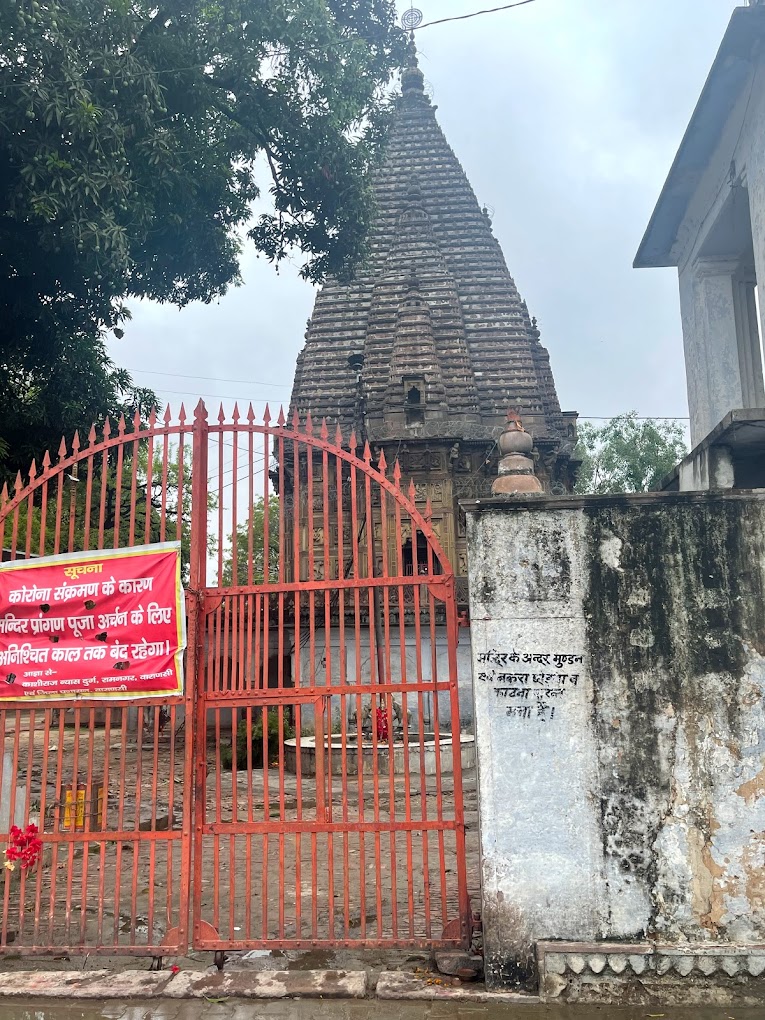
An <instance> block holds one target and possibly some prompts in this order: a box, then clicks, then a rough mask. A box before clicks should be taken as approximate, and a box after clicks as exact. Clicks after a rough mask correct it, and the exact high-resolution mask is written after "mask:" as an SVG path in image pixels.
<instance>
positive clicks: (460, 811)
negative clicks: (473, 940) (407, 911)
mask: <svg viewBox="0 0 765 1020" xmlns="http://www.w3.org/2000/svg"><path fill="white" fill-rule="evenodd" d="M445 588H446V590H445V593H444V605H445V609H446V644H447V649H448V656H449V698H450V700H449V707H450V716H451V720H452V726H451V731H452V778H453V781H454V820H455V823H456V843H457V895H458V902H459V917H460V937H461V939H462V943H463V945H464V946H465V947H466V948H467V946H468V945H469V944H470V936H471V932H470V922H471V911H470V896H469V895H468V887H467V860H466V847H465V807H464V801H463V795H462V734H461V731H460V725H459V718H460V697H459V684H458V681H457V642H458V630H457V627H458V624H457V596H456V592H455V584H454V575H452V576H451V577H449V578H448V580H447V581H446V582H445ZM436 715H438V706H437V705H436ZM455 720H456V726H455ZM443 878H444V876H443V875H442V876H441V880H442V882H443Z"/></svg>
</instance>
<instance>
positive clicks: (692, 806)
mask: <svg viewBox="0 0 765 1020" xmlns="http://www.w3.org/2000/svg"><path fill="white" fill-rule="evenodd" d="M467 511H468V543H469V546H468V548H469V577H470V588H471V619H472V637H473V655H474V691H475V706H476V718H475V725H476V741H477V751H478V760H479V780H480V811H481V838H482V850H483V860H482V866H483V879H484V915H485V916H484V925H485V937H486V951H487V971H488V974H489V977H490V980H493V982H494V983H495V984H503V983H504V984H507V983H525V984H533V983H534V980H535V975H534V965H533V953H532V947H533V944H534V943H535V942H536V941H537V940H539V939H567V940H572V939H573V940H582V941H598V940H626V941H632V942H634V941H635V940H639V939H641V938H645V937H648V938H655V939H658V940H660V941H663V942H675V941H681V940H686V939H687V940H690V941H695V942H702V941H707V942H718V943H719V942H728V941H730V942H733V943H739V944H747V943H762V942H765V710H764V707H763V705H764V702H763V697H764V694H765V500H764V499H763V498H761V497H759V496H757V495H747V496H740V495H707V494H705V495H702V496H700V495H691V494H688V495H686V494H682V495H674V494H672V495H670V494H666V495H661V496H653V495H651V496H645V497H643V496H640V497H624V498H614V497H600V498H588V499H579V500H576V499H570V498H565V499H543V500H538V501H535V502H531V501H526V502H525V503H524V502H518V501H516V500H512V501H509V502H505V503H496V502H492V503H485V504H472V505H471V506H470V507H468V508H467ZM516 656H517V658H516ZM553 709H554V712H553Z"/></svg>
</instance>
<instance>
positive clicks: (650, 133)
mask: <svg viewBox="0 0 765 1020" xmlns="http://www.w3.org/2000/svg"><path fill="white" fill-rule="evenodd" d="M398 2H399V9H400V10H403V9H405V8H406V7H408V6H409V4H408V0H398ZM502 2H503V0H495V2H486V0H418V3H419V6H420V7H421V8H422V9H423V11H424V14H425V20H426V21H427V20H431V19H435V18H441V17H447V16H450V15H459V14H467V13H469V12H471V11H475V10H478V9H481V8H483V7H492V6H495V4H499V3H502ZM504 2H507V0H504ZM734 6H735V0H535V2H533V3H529V4H527V5H526V6H523V7H519V8H516V9H515V10H508V11H504V12H501V13H496V14H489V15H485V16H482V17H476V18H473V19H471V20H467V21H458V22H452V23H448V24H443V25H435V26H433V27H430V28H424V29H423V30H422V31H421V32H419V33H418V39H417V42H418V47H419V50H420V64H421V67H422V69H423V71H424V73H425V76H426V78H427V80H428V82H429V84H430V86H431V88H432V92H433V97H434V101H435V102H436V103H437V104H438V107H439V109H438V118H439V120H440V123H441V126H442V127H443V129H444V131H445V132H446V136H447V138H448V140H449V142H450V143H451V145H452V148H453V149H454V150H455V152H456V153H457V155H458V157H459V158H460V159H461V161H462V164H463V166H464V168H465V170H466V171H467V174H468V177H469V178H470V181H471V183H472V185H473V188H474V190H475V192H476V194H477V196H478V199H479V201H480V202H481V203H482V204H486V205H487V206H488V207H489V208H490V209H491V210H492V212H493V219H494V230H495V233H496V236H497V237H498V238H499V240H500V243H501V244H502V246H503V249H504V252H505V257H506V260H507V263H508V266H509V268H510V272H511V273H512V274H513V276H514V278H515V281H516V283H517V285H518V287H519V289H520V291H521V293H522V294H523V296H524V297H525V298H526V300H527V302H528V305H529V309H530V311H531V313H532V314H533V315H536V316H537V318H538V320H539V324H540V328H541V330H542V340H543V343H544V344H545V345H546V346H547V347H548V349H549V351H550V356H551V360H552V366H553V372H554V373H555V379H556V382H557V387H558V393H559V395H560V399H561V403H562V405H563V407H564V408H565V409H571V410H578V411H579V412H580V414H581V415H582V416H583V417H588V416H589V417H597V416H610V415H614V414H618V413H619V412H621V411H626V410H630V409H635V410H637V411H638V412H639V413H640V414H643V415H655V416H661V415H667V416H678V417H682V416H685V415H687V413H688V412H687V402H686V393H685V378H684V369H683V359H682V342H681V332H680V321H679V305H678V298H677V283H676V275H675V272H674V271H673V270H669V269H664V270H662V269H643V270H634V269H632V268H631V266H632V260H633V258H634V255H635V252H636V251H637V247H638V244H639V242H640V239H641V237H642V235H643V231H644V229H645V227H646V225H647V223H648V219H649V216H650V214H651V212H652V210H653V207H654V205H655V202H656V199H657V198H658V195H659V191H660V188H661V186H662V184H663V182H664V179H665V177H666V174H667V171H668V169H669V166H670V164H671V161H672V159H673V158H674V155H675V152H676V150H677V147H678V145H679V142H680V139H681V137H682V134H683V132H684V130H685V127H686V125H687V123H688V119H689V117H690V114H691V112H692V110H693V107H694V105H695V103H696V100H697V98H698V96H699V93H700V91H701V88H702V85H703V83H704V80H705V78H706V75H707V73H708V71H709V68H710V65H711V63H712V60H713V58H714V55H715V52H716V51H717V48H718V46H719V44H720V40H721V38H722V35H723V32H724V30H725V26H726V25H727V23H728V20H729V18H730V15H731V12H732V10H733V8H734ZM242 275H243V278H244V284H243V286H241V287H239V288H236V289H233V290H232V291H231V292H230V293H229V294H227V295H226V297H225V298H223V299H222V300H221V301H219V302H218V303H216V304H213V305H210V306H192V307H190V308H187V309H185V310H183V311H182V312H179V311H177V310H176V309H173V308H171V307H167V306H159V305H155V304H152V303H149V302H145V303H142V304H134V305H133V315H134V317H133V321H132V323H130V324H128V328H127V330H126V335H125V338H124V339H123V340H121V341H115V342H114V343H113V345H112V354H113V357H114V359H115V361H116V362H117V363H118V364H121V365H124V366H125V367H127V368H129V369H130V370H131V371H132V372H133V374H134V377H135V379H136V380H137V381H138V382H140V383H141V384H143V385H147V386H151V387H152V388H153V389H154V390H155V391H156V392H157V393H158V394H159V396H160V397H161V399H162V400H163V401H165V402H169V403H170V404H171V406H172V407H173V408H175V407H176V406H177V405H178V403H179V402H180V401H181V400H185V401H186V404H187V407H188V406H189V404H191V405H192V406H193V404H194V403H195V402H196V398H197V397H198V396H200V395H202V396H204V397H205V399H206V400H207V402H208V405H210V404H217V402H218V400H223V401H224V404H225V405H226V406H229V407H230V405H231V404H232V403H233V400H234V399H235V398H236V399H239V400H240V401H245V402H246V401H247V400H252V401H253V404H255V405H256V406H258V407H261V408H262V406H263V404H264V402H265V401H266V400H269V401H271V403H272V405H278V404H279V402H280V401H283V402H285V403H286V402H287V401H288V400H289V393H290V387H291V381H292V375H293V371H294V362H295V357H296V355H297V352H298V350H299V349H300V347H301V346H302V343H303V334H304V330H305V323H306V319H307V318H308V317H309V315H310V313H311V307H312V304H313V297H314V293H313V290H312V288H311V287H310V285H309V284H307V283H304V282H303V281H301V280H300V279H299V277H298V274H297V270H296V268H295V267H294V266H290V265H284V266H283V267H282V268H281V269H280V271H279V273H278V274H277V273H276V272H275V271H274V269H273V268H272V267H271V266H270V265H269V264H268V263H266V262H265V261H264V260H258V259H257V258H256V257H255V256H254V253H253V252H252V251H251V250H249V251H248V252H247V253H246V254H245V256H244V259H243V265H242Z"/></svg>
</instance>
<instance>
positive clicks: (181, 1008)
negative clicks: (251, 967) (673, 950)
mask: <svg viewBox="0 0 765 1020" xmlns="http://www.w3.org/2000/svg"><path fill="white" fill-rule="evenodd" d="M319 1014H321V1015H322V1017H323V1018H324V1020H367V1018H368V1017H369V1018H371V1017H375V1018H379V1017H385V1016H389V1017H395V1018H396V1020H483V1018H486V1020H646V1018H663V1020H763V1018H765V1008H763V1009H749V1010H746V1009H735V1008H713V1009H699V1008H697V1007H694V1008H692V1009H676V1008H670V1007H666V1008H663V1009H662V1008H655V1009H651V1008H647V1007H645V1006H633V1007H626V1008H623V1009H617V1008H616V1007H614V1006H581V1007H573V1006H571V1007H553V1006H540V1005H528V1006H526V1005H523V1006H499V1005H480V1004H472V1003H446V1002H434V1003H418V1002H380V1001H376V1000H374V999H366V1000H363V1001H355V1002H349V1001H333V1002H321V1003H319V1002H317V1001H316V1000H308V999H303V1000H296V999H289V1000H281V1001H278V1002H263V1003H260V1002H252V1001H241V1000H240V1001H236V1002H233V1001H212V1000H210V1001H206V1002H198V1001H195V1002H188V1001H182V1002H178V1001H175V1002H173V1001H168V1002H165V1001H163V1002H152V1003H140V1002H139V1003H135V1002H133V1003H126V1002H116V1001H114V1002H109V1003H105V1004H98V1003H90V1002H82V1003H76V1004H59V1003H56V1004H51V1003H50V1002H32V1001H30V1002H25V1003H24V1004H21V1003H14V1002H10V1003H9V1002H5V1003H0V1020H260V1018H263V1020H314V1018H315V1017H316V1016H318V1015H319Z"/></svg>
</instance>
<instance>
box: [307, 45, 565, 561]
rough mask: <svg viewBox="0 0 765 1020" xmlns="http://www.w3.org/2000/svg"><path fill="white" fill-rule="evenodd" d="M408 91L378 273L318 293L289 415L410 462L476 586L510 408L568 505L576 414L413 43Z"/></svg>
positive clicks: (423, 496) (405, 78)
mask: <svg viewBox="0 0 765 1020" xmlns="http://www.w3.org/2000/svg"><path fill="white" fill-rule="evenodd" d="M401 90H402V94H401V98H400V99H399V101H398V108H397V111H396V115H395V120H394V124H393V126H392V129H391V133H390V136H389V140H388V148H387V152H386V156H385V159H384V162H383V164H382V165H381V167H380V169H379V170H378V171H377V173H376V176H375V179H374V193H375V199H376V202H377V216H376V221H375V225H374V228H373V232H372V236H371V240H370V248H371V252H370V257H369V260H368V262H367V264H366V266H365V267H364V268H363V270H362V271H361V272H360V273H359V275H358V276H357V277H356V278H355V279H354V280H353V281H352V282H351V283H349V284H341V283H339V282H337V281H329V282H328V283H326V285H325V286H324V287H323V288H322V290H321V291H320V293H319V294H318V297H317V299H316V304H315V307H314V312H313V315H312V317H311V319H310V320H309V323H308V329H307V332H306V343H305V346H304V348H303V350H302V351H301V353H300V355H299V357H298V362H297V369H296V373H295V382H294V388H293V393H292V410H293V412H294V411H297V412H298V414H299V415H300V416H301V418H303V417H305V416H306V415H308V414H309V413H310V415H311V416H312V419H313V420H314V421H315V422H318V421H319V420H320V419H322V418H325V419H326V420H327V423H328V424H329V425H330V426H331V427H332V431H334V428H335V425H336V424H339V425H340V427H341V429H342V431H343V434H344V435H345V436H348V435H349V433H350V432H351V430H352V429H353V430H355V432H356V435H357V437H358V438H359V439H360V440H366V439H368V441H369V443H370V446H371V447H372V451H373V456H375V458H377V457H379V455H380V452H382V451H384V453H385V460H386V462H387V463H388V464H390V465H392V464H393V462H394V461H395V459H398V460H399V463H400V466H401V471H402V485H403V486H404V487H408V485H409V483H410V480H411V481H413V482H414V485H415V491H416V495H417V502H418V505H422V506H423V507H424V505H425V503H426V501H427V500H428V499H429V500H430V503H431V506H432V515H433V517H432V519H433V525H434V528H435V530H436V533H437V534H438V536H439V538H440V540H441V542H442V545H443V547H444V550H445V552H446V554H447V556H448V557H449V559H450V561H451V562H452V564H453V566H454V569H455V572H456V573H457V575H458V576H460V577H464V576H465V575H466V573H467V569H466V550H465V540H464V535H463V533H462V530H461V526H460V524H459V519H458V518H459V515H458V511H457V503H458V500H460V499H465V498H468V499H469V498H473V497H477V496H483V495H489V494H490V492H491V486H492V482H493V481H494V479H495V478H496V476H497V462H498V458H499V451H498V447H497V439H498V437H499V435H500V433H501V431H502V427H503V424H504V423H505V420H506V415H507V411H508V409H509V408H511V409H513V411H514V412H516V413H517V414H518V415H520V417H521V418H522V420H523V423H524V427H525V428H526V429H527V431H528V432H529V433H530V435H531V436H532V437H533V439H534V451H535V471H536V475H537V477H538V478H539V480H540V482H541V483H542V486H543V487H544V489H545V490H546V491H548V492H557V493H563V492H566V491H568V490H569V489H570V488H571V485H572V482H573V474H574V464H573V462H572V455H573V448H574V443H575V438H576V433H575V428H576V415H575V414H574V413H563V412H561V408H560V404H559V402H558V397H557V394H556V391H555V383H554V380H553V375H552V371H551V369H550V363H549V357H548V354H547V351H546V350H545V348H544V347H543V346H542V344H541V343H540V334H539V329H538V328H537V324H536V320H535V319H533V318H532V317H531V315H530V314H529V310H528V308H527V306H526V302H525V301H524V300H523V299H522V298H521V295H520V294H519V292H518V289H517V288H516V285H515V283H514V281H513V278H512V277H511V275H510V273H509V271H508V268H507V266H506V264H505V260H504V257H503V254H502V250H501V248H500V246H499V243H498V241H497V239H496V238H495V237H494V235H493V233H492V226H491V219H490V216H489V214H488V211H487V210H486V209H482V208H481V206H480V205H479V203H478V200H477V199H476V196H475V194H474V193H473V190H472V188H471V186H470V183H469V182H468V180H467V177H466V175H465V172H464V171H463V169H462V166H461V165H460V163H459V161H458V159H457V157H456V156H455V154H454V152H453V151H452V150H451V148H450V147H449V144H448V142H447V141H446V138H445V137H444V134H443V132H442V131H441V128H440V127H439V125H438V122H437V121H436V107H435V106H434V105H433V104H432V103H431V101H430V99H429V97H428V95H427V93H426V89H425V82H424V77H423V74H422V71H421V70H420V68H419V66H418V64H417V57H416V52H415V48H414V44H413V43H412V44H411V45H410V51H409V57H408V61H407V66H406V67H405V68H404V70H403V71H402V75H401ZM405 556H411V551H405Z"/></svg>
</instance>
